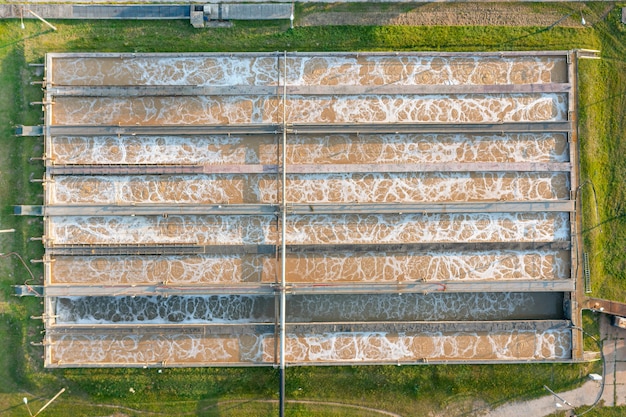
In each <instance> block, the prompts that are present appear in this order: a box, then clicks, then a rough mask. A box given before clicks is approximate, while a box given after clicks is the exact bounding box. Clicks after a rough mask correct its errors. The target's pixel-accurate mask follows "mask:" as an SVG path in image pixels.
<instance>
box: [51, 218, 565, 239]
mask: <svg viewBox="0 0 626 417" xmlns="http://www.w3.org/2000/svg"><path fill="white" fill-rule="evenodd" d="M49 221H50V232H49V238H50V239H52V240H53V241H54V243H55V244H79V245H84V244H118V245H119V244H130V245H132V244H199V245H237V244H253V245H259V244H268V245H275V244H277V235H276V223H275V219H274V216H176V215H171V216H168V217H167V218H163V217H161V216H152V217H145V216H135V217H124V216H109V217H98V216H84V217H73V216H55V217H54V218H51V219H50V220H49ZM287 221H288V223H287V225H286V227H287V230H286V239H287V244H290V245H306V244H374V243H387V244H390V243H393V244H402V243H448V242H449V243H455V242H468V243H473V242H476V243H477V242H553V241H566V240H567V239H568V237H569V216H568V215H567V213H490V214H480V213H478V214H428V215H417V214H411V215H382V214H377V215H374V214H372V215H310V216H298V215H294V216H289V218H288V220H287Z"/></svg>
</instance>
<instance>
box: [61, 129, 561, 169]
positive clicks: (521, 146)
mask: <svg viewBox="0 0 626 417" xmlns="http://www.w3.org/2000/svg"><path fill="white" fill-rule="evenodd" d="M276 142H277V138H276V137H274V136H270V137H259V136H255V137H254V138H252V139H250V138H247V137H242V136H236V135H231V136H215V135H213V136H182V137H179V136H121V137H119V138H118V137H110V136H94V137H81V136H71V137H67V136H55V137H53V138H52V155H51V156H52V158H53V159H54V161H55V163H56V164H96V165H98V164H139V165H141V164H180V165H184V164H216V165H219V164H250V163H260V164H277V158H278V155H279V149H280V147H279V146H278V145H277V144H276ZM288 142H289V143H288V144H287V161H288V164H311V163H316V164H353V163H361V164H366V163H369V164H377V163H378V164H400V163H445V162H458V163H463V162H502V163H505V162H567V161H568V159H569V153H568V152H567V139H566V138H565V136H564V135H562V134H550V133H533V134H530V133H528V134H524V133H518V134H510V133H507V134H501V135H500V134H499V135H493V136H487V135H463V134H455V135H434V134H386V135H364V134H359V135H323V136H320V137H316V136H306V135H289V137H288ZM257 147H258V150H257V149H256V148H257Z"/></svg>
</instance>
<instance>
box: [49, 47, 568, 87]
mask: <svg viewBox="0 0 626 417" xmlns="http://www.w3.org/2000/svg"><path fill="white" fill-rule="evenodd" d="M282 61H283V58H282V56H281V54H276V55H275V56H268V55H265V56H245V55H241V54H238V55H237V56H236V58H233V57H232V56H229V55H222V56H216V55H214V56H196V57H190V56H185V57H171V56H170V57H165V56H162V57H157V56H150V57H141V56H135V57H131V56H128V55H127V56H124V58H123V59H122V58H119V57H109V58H106V57H103V56H98V57H82V58H77V57H69V58H55V60H54V66H53V70H54V73H53V77H52V80H53V81H54V83H55V84H56V85H218V86H220V85H277V83H278V78H279V76H280V77H281V78H282V75H283V74H282V68H283V62H282ZM559 64H560V65H563V64H564V58H563V57H533V56H527V57H506V56H502V57H497V58H495V57H488V58H485V57H476V56H469V55H468V56H464V57H429V56H384V57H381V56H347V55H346V56H306V55H305V54H301V55H298V56H296V55H289V56H288V58H287V83H288V84H290V85H293V84H296V85H383V84H398V83H401V84H404V85H421V84H452V85H457V84H476V85H484V84H531V83H533V84H541V83H548V82H551V81H554V79H556V78H558V74H555V71H558V70H557V67H558V65H559Z"/></svg>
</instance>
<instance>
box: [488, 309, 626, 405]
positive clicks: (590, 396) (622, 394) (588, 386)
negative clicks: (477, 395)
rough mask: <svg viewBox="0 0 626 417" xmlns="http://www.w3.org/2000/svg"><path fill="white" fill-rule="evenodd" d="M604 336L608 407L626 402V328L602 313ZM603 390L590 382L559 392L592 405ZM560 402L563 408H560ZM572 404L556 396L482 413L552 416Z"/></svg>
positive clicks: (572, 400)
mask: <svg viewBox="0 0 626 417" xmlns="http://www.w3.org/2000/svg"><path fill="white" fill-rule="evenodd" d="M600 335H601V339H602V341H603V352H604V358H605V360H606V375H603V377H604V382H605V385H604V392H603V394H602V399H601V402H603V405H604V406H605V407H614V406H619V405H626V330H625V329H620V328H617V327H614V326H611V325H610V316H608V315H606V314H602V315H601V317H600ZM599 392H600V383H598V382H595V381H591V380H589V381H587V382H585V383H584V384H583V385H582V386H581V387H579V388H576V389H573V390H571V391H566V392H557V395H558V396H559V397H561V398H563V399H564V400H566V401H567V402H569V403H570V404H572V405H573V406H574V407H582V410H581V411H584V410H587V409H588V408H585V407H584V406H591V404H593V402H594V401H595V400H596V398H597V395H598V393H599ZM557 402H558V403H559V404H561V405H562V406H563V408H557V405H556V404H557ZM571 408H572V407H570V406H568V405H566V404H563V402H561V401H559V400H557V398H556V397H554V396H552V395H546V396H544V397H541V398H538V399H535V400H530V401H522V402H513V403H508V404H505V405H503V406H501V407H498V408H495V409H493V410H491V411H488V412H486V413H484V414H482V417H510V416H536V417H541V416H548V415H550V414H553V413H554V412H556V411H558V410H568V409H571Z"/></svg>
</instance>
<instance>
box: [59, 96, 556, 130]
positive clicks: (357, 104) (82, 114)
mask: <svg viewBox="0 0 626 417" xmlns="http://www.w3.org/2000/svg"><path fill="white" fill-rule="evenodd" d="M286 106H287V120H288V121H289V122H290V123H411V122H413V123H415V122H433V123H434V122H437V123H468V122H473V123H478V122H488V123H489V122H490V123H500V122H524V121H565V120H567V95H566V94H561V93H551V94H549V93H543V94H458V95H419V96H417V95H393V96H392V95H376V96H373V95H372V96H350V95H345V96H344V95H342V96H295V95H292V96H289V98H288V99H287V103H286ZM281 108H282V106H281V102H280V100H278V99H277V98H276V97H275V96H257V95H247V96H181V97H127V98H113V97H64V96H59V97H56V98H55V107H54V113H53V115H52V119H53V120H52V123H53V124H54V125H131V126H132V125H136V124H140V125H205V124H209V125H213V124H219V125H225V124H231V123H280V122H281V120H282V112H279V110H280V109H281Z"/></svg>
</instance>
